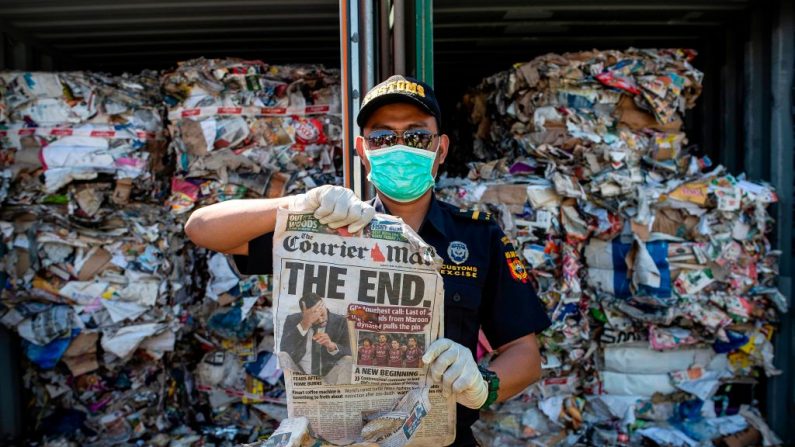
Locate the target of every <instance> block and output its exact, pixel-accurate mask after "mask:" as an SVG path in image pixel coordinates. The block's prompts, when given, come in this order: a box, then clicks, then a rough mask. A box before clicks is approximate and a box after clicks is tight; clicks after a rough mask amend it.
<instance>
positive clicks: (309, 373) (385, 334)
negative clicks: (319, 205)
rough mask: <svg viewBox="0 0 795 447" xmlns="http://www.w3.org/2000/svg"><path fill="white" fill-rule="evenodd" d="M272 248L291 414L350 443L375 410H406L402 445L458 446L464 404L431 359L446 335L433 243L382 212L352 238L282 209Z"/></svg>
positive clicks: (338, 440) (280, 352) (326, 435)
mask: <svg viewBox="0 0 795 447" xmlns="http://www.w3.org/2000/svg"><path fill="white" fill-rule="evenodd" d="M273 251H274V252H273V254H274V258H273V262H274V269H273V271H274V289H273V290H274V292H273V298H274V303H273V308H274V325H275V326H274V332H275V345H276V351H277V356H278V359H279V366H280V367H281V368H282V369H283V370H284V376H285V381H286V385H287V410H288V416H289V417H290V418H295V417H306V418H307V419H308V420H309V423H310V426H311V428H312V430H313V432H314V433H315V434H317V435H319V436H321V437H322V438H324V439H325V440H327V441H331V442H334V443H339V444H344V443H350V442H355V441H357V440H361V439H362V438H361V436H362V428H363V427H364V426H365V425H366V424H367V422H368V421H369V420H372V418H373V415H378V414H379V413H381V414H383V412H389V411H393V410H395V408H402V409H403V410H405V411H408V412H409V413H411V416H410V417H408V418H407V419H405V420H404V421H403V422H404V423H403V424H402V426H401V427H398V428H399V430H397V429H396V431H399V432H400V436H401V437H403V438H404V441H403V442H402V443H400V444H395V445H403V444H407V445H412V446H425V445H427V446H439V445H447V444H449V443H451V442H452V441H453V440H454V439H455V418H456V415H455V401H454V400H453V398H452V397H447V398H445V397H443V396H442V393H441V389H440V388H439V387H438V386H435V385H434V386H430V385H431V381H430V376H429V374H428V371H427V369H428V368H427V366H426V365H424V364H423V362H422V355H423V354H424V352H425V349H427V347H428V346H429V345H430V343H431V342H432V341H434V340H436V339H437V338H439V337H441V336H443V328H442V322H443V321H444V315H443V312H444V289H443V283H442V277H441V275H439V268H440V266H441V259H440V258H439V257H438V256H437V254H436V252H435V250H434V248H433V247H431V246H430V245H428V244H427V243H425V242H424V241H423V240H422V239H420V238H419V236H418V235H417V234H416V233H415V232H414V231H413V230H412V229H411V228H410V227H409V226H407V225H405V224H404V223H403V222H402V220H400V219H398V218H396V217H393V216H388V215H381V214H378V215H376V217H375V218H374V219H373V220H372V222H371V223H370V224H369V225H368V226H367V227H365V228H364V229H363V230H362V232H360V233H358V234H355V235H352V234H350V233H348V232H347V231H346V230H345V229H344V228H341V229H336V230H335V229H331V228H329V227H328V226H326V225H322V224H320V222H319V221H318V220H317V219H316V218H315V217H314V216H313V215H312V214H310V213H300V212H295V211H288V210H287V209H284V208H283V209H279V211H278V214H277V221H276V230H275V232H274V240H273ZM429 386H430V389H429V391H428V390H426V391H425V393H421V392H418V391H417V390H418V389H421V388H423V387H429ZM412 390H414V391H413V392H412V393H411V394H410V395H409V396H408V397H411V396H415V397H416V398H415V399H413V400H412V401H411V402H408V403H407V401H406V399H404V396H406V395H407V393H409V391H412ZM417 396H423V397H417ZM370 426H372V424H371V425H370ZM393 438H394V437H393ZM388 444H392V442H388V443H386V444H384V443H382V445H388Z"/></svg>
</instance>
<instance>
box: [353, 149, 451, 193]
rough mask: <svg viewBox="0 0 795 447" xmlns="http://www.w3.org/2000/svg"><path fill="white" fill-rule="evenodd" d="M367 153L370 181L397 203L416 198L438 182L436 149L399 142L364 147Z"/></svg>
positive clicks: (368, 178)
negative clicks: (375, 147)
mask: <svg viewBox="0 0 795 447" xmlns="http://www.w3.org/2000/svg"><path fill="white" fill-rule="evenodd" d="M364 153H365V155H367V159H368V160H370V174H369V175H368V176H367V180H369V181H370V182H372V183H373V185H374V186H375V188H376V189H377V190H378V191H380V192H381V193H382V194H384V195H385V196H387V197H389V198H390V199H392V200H394V201H396V202H411V201H414V200H417V199H419V198H420V197H421V196H422V195H423V194H425V192H426V191H428V189H429V188H430V187H431V186H433V184H434V183H435V181H434V178H433V161H434V160H435V159H436V152H431V151H428V150H425V149H417V148H413V147H409V146H404V145H402V144H398V145H395V146H391V147H387V148H384V149H376V150H365V151H364Z"/></svg>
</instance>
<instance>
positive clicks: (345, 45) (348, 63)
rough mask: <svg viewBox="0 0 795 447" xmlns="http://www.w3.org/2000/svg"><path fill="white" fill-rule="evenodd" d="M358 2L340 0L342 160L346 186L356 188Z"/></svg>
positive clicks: (355, 0)
mask: <svg viewBox="0 0 795 447" xmlns="http://www.w3.org/2000/svg"><path fill="white" fill-rule="evenodd" d="M358 30H359V5H358V2H357V0H340V50H341V51H340V56H341V60H340V69H341V70H340V71H341V75H342V76H341V78H342V79H341V82H342V89H341V90H342V136H343V139H342V160H343V167H342V169H343V175H344V185H345V187H346V188H351V189H354V191H355V192H356V193H357V194H361V191H357V190H356V189H355V184H354V179H353V167H354V160H353V154H355V153H356V151H355V150H354V146H353V142H354V138H355V137H356V135H357V134H358V132H359V129H358V126H357V125H356V121H355V120H354V119H353V116H354V114H353V113H354V112H353V111H354V110H358V109H359V44H358V42H359V31H358Z"/></svg>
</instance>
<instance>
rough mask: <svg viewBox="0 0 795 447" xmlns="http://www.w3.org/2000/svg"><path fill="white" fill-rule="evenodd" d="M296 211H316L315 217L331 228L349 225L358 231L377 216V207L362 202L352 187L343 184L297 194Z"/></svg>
mask: <svg viewBox="0 0 795 447" xmlns="http://www.w3.org/2000/svg"><path fill="white" fill-rule="evenodd" d="M292 205H293V208H294V209H295V210H296V211H314V213H315V217H316V218H317V219H318V220H319V221H320V223H322V224H324V225H328V226H329V227H331V228H340V227H344V226H346V225H347V226H348V231H349V232H351V233H356V232H358V231H359V230H361V229H362V228H364V227H365V226H366V225H367V224H368V223H370V221H371V220H372V219H373V216H375V208H373V207H372V205H369V204H367V203H364V202H362V201H361V200H359V198H358V197H356V195H355V194H354V193H353V191H351V190H350V189H347V188H343V187H341V186H331V185H323V186H318V187H317V188H313V189H310V190H309V191H307V192H306V193H304V194H299V195H297V196H295V200H294V201H293V204H292Z"/></svg>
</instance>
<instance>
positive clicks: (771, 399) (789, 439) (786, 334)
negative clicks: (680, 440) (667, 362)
mask: <svg viewBox="0 0 795 447" xmlns="http://www.w3.org/2000/svg"><path fill="white" fill-rule="evenodd" d="M777 3H778V4H777V6H776V7H772V10H773V11H775V12H774V14H773V16H774V18H773V27H772V31H771V35H770V40H771V71H770V87H771V95H770V98H771V105H770V150H771V157H770V172H771V181H772V182H773V185H774V186H775V187H776V191H777V193H778V200H779V202H778V204H777V205H776V210H775V211H776V213H775V218H776V247H777V248H778V249H780V250H782V251H783V255H782V256H781V259H780V261H779V262H780V264H779V269H780V275H779V280H778V287H779V290H781V293H783V294H784V295H785V296H786V297H787V299H788V302H789V304H790V309H791V310H790V312H789V313H788V314H786V315H782V322H781V327H780V331H779V334H778V336H777V337H776V340H775V348H776V351H775V352H776V366H777V367H779V368H781V369H782V370H783V374H781V375H780V376H778V377H775V378H773V379H771V380H769V381H768V389H767V392H768V399H767V417H768V422H769V424H770V426H771V428H773V430H775V431H776V432H777V433H778V435H779V436H781V438H782V440H783V441H784V444H785V445H792V443H793V441H795V429H793V424H792V422H791V421H792V415H793V414H795V386H793V373H795V369H794V368H793V346H795V343H794V342H793V335H794V334H795V328H793V323H794V322H795V318H793V315H792V312H793V310H792V304H793V302H792V276H793V263H792V256H793V255H795V253H793V247H792V217H793V208H792V206H793V205H792V199H793V197H792V195H793V175H792V172H793V155H792V153H793V150H795V143H793V131H794V130H795V128H793V116H792V115H793V103H792V95H793V71H794V70H795V57H793V52H794V51H795V42H793V41H795V20H794V19H793V6H792V1H791V0H783V1H781V0H780V1H778V2H777Z"/></svg>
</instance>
